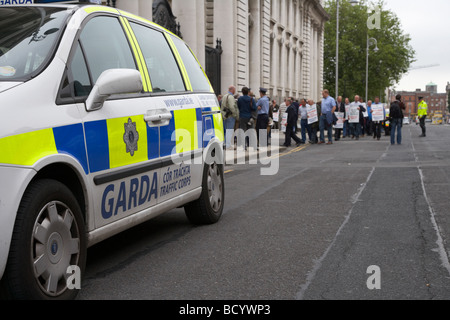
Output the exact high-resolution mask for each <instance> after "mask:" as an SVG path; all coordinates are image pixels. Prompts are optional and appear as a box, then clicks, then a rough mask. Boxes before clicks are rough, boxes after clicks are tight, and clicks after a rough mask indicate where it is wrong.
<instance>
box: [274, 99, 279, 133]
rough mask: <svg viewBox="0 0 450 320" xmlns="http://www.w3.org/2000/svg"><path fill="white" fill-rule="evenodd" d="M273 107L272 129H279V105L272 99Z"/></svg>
mask: <svg viewBox="0 0 450 320" xmlns="http://www.w3.org/2000/svg"><path fill="white" fill-rule="evenodd" d="M272 108H273V114H274V117H273V129H274V130H280V106H279V105H278V104H277V101H276V100H272Z"/></svg>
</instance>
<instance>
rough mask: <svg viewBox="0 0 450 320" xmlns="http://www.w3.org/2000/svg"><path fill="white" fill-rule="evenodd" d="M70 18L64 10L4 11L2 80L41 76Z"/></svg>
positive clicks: (0, 20) (0, 13) (0, 45)
mask: <svg viewBox="0 0 450 320" xmlns="http://www.w3.org/2000/svg"><path fill="white" fill-rule="evenodd" d="M68 15H69V11H67V9H66V8H62V7H59V8H57V7H5V8H0V81H25V80H29V79H31V78H32V77H33V76H35V75H36V74H37V73H39V72H40V71H41V70H42V68H43V67H45V65H46V62H47V61H48V59H50V57H51V55H52V53H53V51H54V48H55V45H56V43H57V40H58V39H59V36H60V34H61V32H62V31H63V28H64V25H65V22H66V19H67V17H68Z"/></svg>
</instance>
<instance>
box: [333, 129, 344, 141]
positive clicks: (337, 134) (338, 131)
mask: <svg viewBox="0 0 450 320" xmlns="http://www.w3.org/2000/svg"><path fill="white" fill-rule="evenodd" d="M341 135H342V129H334V140H336V141H339V140H340V139H341Z"/></svg>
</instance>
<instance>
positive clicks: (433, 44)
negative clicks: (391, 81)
mask: <svg viewBox="0 0 450 320" xmlns="http://www.w3.org/2000/svg"><path fill="white" fill-rule="evenodd" d="M384 3H385V8H386V9H389V10H390V11H392V12H394V13H396V14H397V16H398V17H399V18H400V21H401V24H402V28H403V31H404V32H405V33H408V34H410V35H411V39H412V40H411V45H412V47H413V48H414V50H415V51H416V57H415V58H416V60H417V61H416V62H414V63H413V66H426V65H434V64H439V65H440V66H438V67H433V68H426V69H417V70H411V71H410V72H409V73H408V74H406V75H405V76H404V77H403V79H402V80H401V81H400V83H398V84H397V85H396V86H395V89H396V90H398V91H400V90H407V91H415V89H418V88H421V89H422V90H425V86H426V85H427V84H428V83H429V82H431V81H432V82H434V83H436V84H437V85H438V92H439V93H442V92H445V87H446V85H447V82H449V81H450V0H384Z"/></svg>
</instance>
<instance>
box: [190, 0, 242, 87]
mask: <svg viewBox="0 0 450 320" xmlns="http://www.w3.org/2000/svg"><path fill="white" fill-rule="evenodd" d="M182 1H184V0H182ZM236 5H237V3H236V0H227V1H224V0H218V1H215V2H214V17H215V19H214V38H215V39H217V38H219V39H222V49H223V53H222V71H221V72H222V90H221V93H226V92H227V91H228V87H229V86H230V85H238V83H237V42H236V33H237V28H236V25H237V22H236V21H237V14H236ZM225 21H226V23H225Z"/></svg>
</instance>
